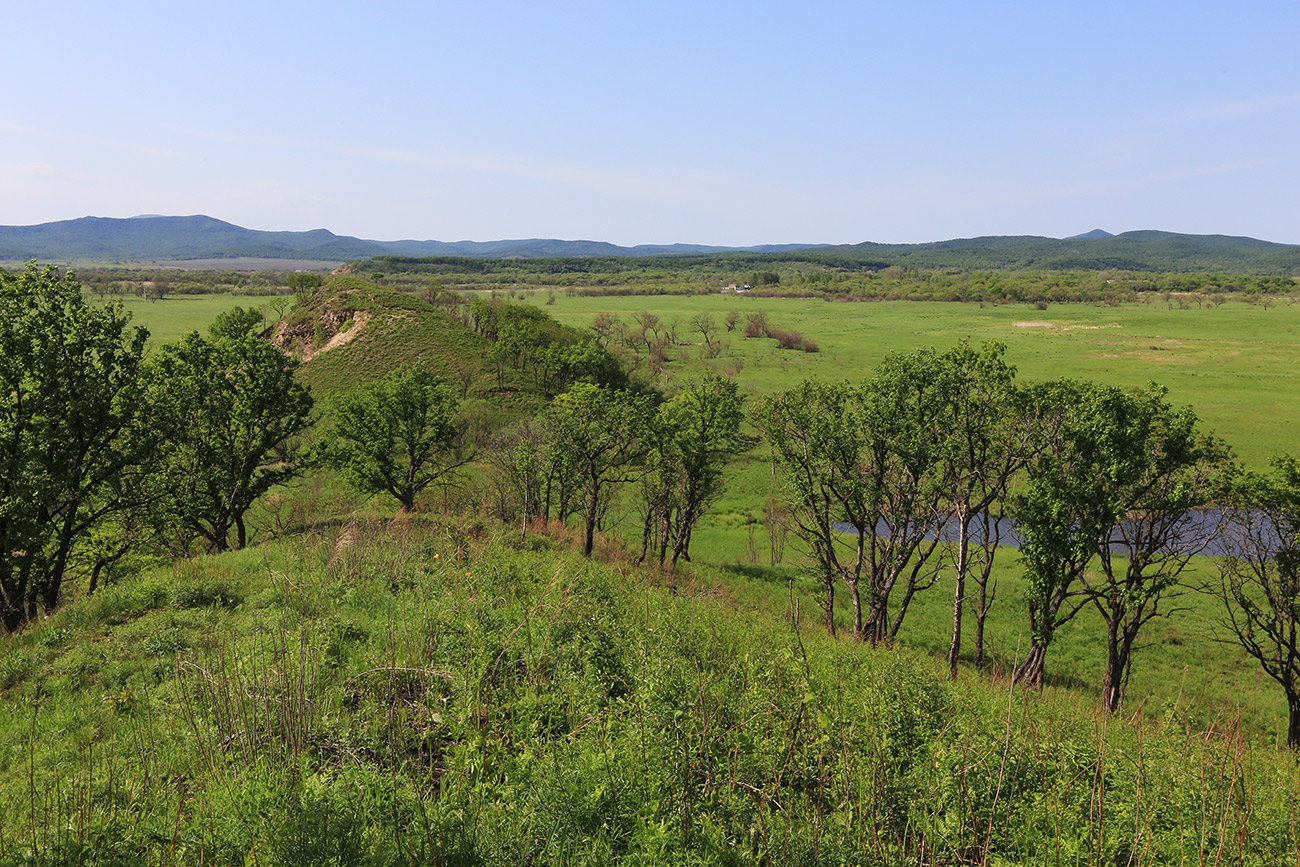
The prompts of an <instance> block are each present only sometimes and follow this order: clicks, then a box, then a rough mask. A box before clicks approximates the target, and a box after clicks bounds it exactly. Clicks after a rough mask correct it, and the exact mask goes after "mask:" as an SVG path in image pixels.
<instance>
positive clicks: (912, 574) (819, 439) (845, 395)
mask: <svg viewBox="0 0 1300 867" xmlns="http://www.w3.org/2000/svg"><path fill="white" fill-rule="evenodd" d="M938 367H939V363H938V360H937V353H935V352H934V351H933V350H922V351H919V352H915V353H911V354H907V355H900V354H894V355H890V356H888V357H887V358H886V359H885V360H884V361H883V362H882V363H881V364H880V366H879V367H878V368H877V369H876V371H875V373H874V374H873V376H872V377H871V378H870V379H868V380H867V381H866V382H864V383H863V384H862V385H861V386H858V387H854V386H849V385H829V384H824V383H818V382H815V381H805V382H804V383H802V384H800V385H799V386H797V387H795V388H794V389H791V390H790V391H788V392H785V393H783V394H779V395H776V396H774V397H771V398H769V399H767V400H765V401H764V402H763V403H762V404H761V405H760V407H759V409H758V411H757V412H756V414H755V422H756V424H757V425H758V427H759V428H760V429H761V430H762V431H763V434H764V436H765V437H766V438H767V441H768V442H769V443H770V444H771V446H772V451H773V456H774V458H775V460H776V463H777V465H778V466H779V467H780V468H781V470H782V475H783V477H784V480H785V483H786V490H787V496H788V498H789V507H790V509H789V514H790V516H791V520H792V523H793V526H794V529H795V532H796V534H797V535H798V536H799V537H800V538H801V539H802V540H803V541H804V543H805V544H806V545H807V546H808V549H809V553H810V554H811V556H812V558H813V560H814V562H815V563H816V564H817V567H816V568H817V570H818V572H819V576H820V578H821V581H822V585H823V590H824V593H825V596H824V601H823V603H822V604H823V607H824V608H825V610H826V625H827V628H828V629H829V630H831V631H832V632H833V630H834V619H833V607H834V601H835V598H834V597H835V594H834V589H835V582H836V580H839V581H841V582H843V583H844V584H845V586H846V587H847V588H848V590H849V598H850V602H851V603H852V605H853V634H854V637H855V638H859V639H865V640H867V641H870V642H871V643H873V644H879V643H883V642H887V641H891V640H892V639H893V638H894V637H895V636H896V635H897V634H898V631H899V629H900V628H901V626H902V623H903V620H904V618H905V617H906V615H907V610H908V607H909V606H910V604H911V602H912V599H913V598H914V597H915V595H916V594H917V593H918V592H921V591H923V590H926V589H928V588H929V587H932V586H933V585H934V583H935V581H936V580H937V579H938V575H939V571H938V568H937V564H938V558H937V557H936V556H935V555H936V552H937V551H938V549H939V540H938V532H937V531H938V530H939V527H940V525H941V524H942V518H941V516H942V514H943V509H942V507H943V503H944V496H945V494H944V491H945V489H944V486H943V476H942V469H943V464H942V455H943V448H944V444H943V440H942V437H938V436H935V433H934V428H933V425H934V421H935V419H938V418H942V411H943V402H944V400H945V394H944V390H943V384H942V382H941V381H940V379H939V377H937V376H936V371H937V370H938ZM899 587H901V589H902V596H901V598H898V597H895V596H894V591H895V589H896V588H899ZM863 589H865V590H866V604H865V610H864V606H863V599H862V595H863V594H862V591H863ZM891 602H894V603H895V604H896V605H897V610H896V611H894V612H893V613H891V611H890V606H891Z"/></svg>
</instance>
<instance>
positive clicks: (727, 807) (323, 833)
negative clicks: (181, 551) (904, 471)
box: [0, 519, 1300, 865]
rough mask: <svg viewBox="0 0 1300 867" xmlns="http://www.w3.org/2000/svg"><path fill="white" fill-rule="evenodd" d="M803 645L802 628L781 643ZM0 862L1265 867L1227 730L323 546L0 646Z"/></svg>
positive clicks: (428, 539) (1250, 757)
mask: <svg viewBox="0 0 1300 867" xmlns="http://www.w3.org/2000/svg"><path fill="white" fill-rule="evenodd" d="M805 619H806V620H810V619H812V618H811V617H808V616H806V617H805ZM0 690H2V692H0V695H2V697H3V701H2V702H0V815H2V816H4V817H5V821H4V822H3V823H0V861H3V862H6V863H12V862H15V861H24V860H26V861H29V862H32V863H51V864H53V863H142V864H180V863H209V864H251V863H257V864H300V863H336V864H398V863H400V864H410V863H415V864H503V865H504V864H509V865H515V864H525V863H547V864H581V863H589V864H608V863H624V864H652V863H653V864H704V863H708V864H718V863H721V864H787V863H803V864H897V863H925V864H968V863H991V864H1023V863H1053V864H1055V863H1070V864H1076V863H1077V864H1123V863H1222V864H1277V863H1291V861H1292V860H1293V859H1294V857H1295V853H1296V852H1297V836H1296V831H1295V823H1294V817H1295V813H1296V807H1297V804H1296V800H1297V794H1296V793H1297V791H1298V788H1297V786H1298V785H1300V776H1297V769H1296V765H1295V763H1294V761H1293V760H1292V759H1291V758H1290V757H1289V756H1283V755H1279V754H1278V753H1277V752H1276V751H1275V750H1273V749H1272V748H1271V747H1269V746H1267V745H1264V744H1259V743H1252V742H1251V741H1250V739H1248V738H1245V737H1243V736H1241V735H1240V733H1239V732H1236V731H1234V730H1233V729H1232V728H1231V726H1229V727H1227V728H1224V729H1217V728H1216V729H1214V730H1211V731H1208V732H1202V731H1191V732H1189V731H1186V730H1184V729H1183V728H1182V727H1181V726H1180V725H1179V723H1178V722H1177V713H1176V709H1175V711H1173V712H1171V713H1170V714H1168V715H1167V718H1166V720H1165V721H1164V722H1163V723H1161V722H1151V721H1149V720H1146V719H1145V718H1144V717H1143V718H1140V719H1139V720H1138V721H1136V722H1134V721H1130V720H1128V719H1125V718H1121V717H1116V718H1113V719H1110V720H1104V719H1098V718H1096V717H1094V716H1093V715H1092V714H1090V713H1089V712H1087V711H1085V710H1083V709H1082V708H1081V707H1079V706H1078V705H1076V704H1075V703H1074V702H1073V701H1072V700H1070V699H1069V697H1068V695H1067V694H1065V693H1063V692H1059V691H1053V692H1048V693H1044V694H1041V695H1040V694H1035V693H1021V692H1014V693H1012V692H1008V691H1007V689H1006V685H1005V684H999V683H988V682H985V681H983V680H981V679H979V678H970V679H966V680H963V681H962V682H959V683H958V684H957V685H951V684H949V683H948V682H946V681H945V680H944V679H943V678H942V675H941V673H940V671H939V669H938V668H937V666H936V665H935V664H933V663H932V662H931V661H930V660H929V659H928V658H926V657H920V656H916V655H914V654H911V653H907V652H905V651H890V650H871V649H869V648H867V647H865V646H862V645H853V644H849V643H846V642H835V641H832V640H829V639H827V638H825V637H824V636H823V635H821V634H820V632H819V631H818V630H817V629H815V628H813V627H812V626H811V624H810V623H801V624H799V625H798V628H795V625H794V624H792V623H791V622H790V620H789V619H788V617H787V616H785V615H784V614H783V613H782V612H778V611H770V610H767V609H766V608H765V607H764V606H761V605H760V606H753V605H748V604H738V602H737V600H736V599H735V598H734V597H733V596H732V595H731V594H730V593H729V591H728V590H727V586H726V584H724V583H722V582H721V581H720V576H719V575H718V574H716V573H713V572H711V571H708V570H703V571H701V572H699V573H697V574H696V575H695V576H694V578H692V579H690V580H687V578H686V577H685V576H683V577H681V578H679V579H678V580H677V581H675V582H671V583H667V584H666V583H663V582H656V581H654V580H651V579H650V578H649V577H648V576H646V575H644V574H643V573H639V572H636V571H633V570H630V569H627V568H625V567H622V566H618V565H602V564H600V563H598V562H588V561H584V560H582V559H581V558H578V557H575V556H574V555H573V554H572V553H569V552H568V550H567V548H564V547H563V546H558V545H556V544H555V543H553V542H552V541H551V540H550V539H548V538H546V537H543V536H538V535H530V536H529V537H528V538H527V539H526V540H521V539H520V538H519V536H518V531H517V530H514V531H508V530H506V529H504V528H497V527H494V526H491V525H485V524H481V523H477V522H472V521H466V520H452V519H434V520H413V521H410V522H407V523H404V524H398V525H380V524H370V525H364V524H363V525H356V524H353V525H349V526H344V527H338V528H335V529H333V530H329V531H322V532H316V533H312V534H307V535H302V536H298V537H294V538H289V539H285V540H282V541H278V542H275V543H272V544H269V545H266V546H264V547H261V548H256V549H249V550H245V551H242V552H236V553H231V554H225V555H221V556H219V557H209V558H201V559H197V560H192V561H189V562H184V563H180V564H177V565H176V566H173V567H167V568H164V569H161V570H159V571H157V572H154V573H151V574H146V575H143V576H141V577H139V578H137V579H133V580H129V581H125V582H123V583H121V584H119V585H115V586H112V587H108V588H105V589H104V590H102V591H101V592H100V593H98V594H97V595H96V596H94V597H93V598H89V599H81V600H78V601H75V602H73V603H71V604H69V605H68V606H66V607H65V608H64V609H62V610H61V611H59V612H58V613H57V614H56V615H55V616H54V617H53V618H51V619H50V620H48V621H47V622H44V623H40V624H34V625H33V626H31V627H30V628H28V629H26V630H24V631H23V632H22V633H20V634H18V635H14V636H7V637H3V638H0Z"/></svg>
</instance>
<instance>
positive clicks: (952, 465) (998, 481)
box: [935, 341, 1029, 678]
mask: <svg viewBox="0 0 1300 867" xmlns="http://www.w3.org/2000/svg"><path fill="white" fill-rule="evenodd" d="M1005 352H1006V346H1004V345H1003V344H1000V343H986V344H985V345H984V346H983V347H982V348H981V350H980V351H978V352H977V351H975V350H973V349H971V348H970V346H968V345H967V344H966V342H965V341H963V342H961V343H959V344H958V345H957V346H955V347H954V348H953V349H951V350H948V351H947V352H944V353H942V354H940V355H939V357H938V358H937V359H936V361H937V363H938V368H937V369H936V371H935V376H936V377H937V378H938V380H939V381H940V382H941V384H942V389H943V391H944V395H945V397H944V414H943V416H942V422H941V424H939V425H937V426H936V427H938V428H939V429H940V430H941V431H942V432H943V442H944V450H943V458H942V461H943V473H944V483H943V487H944V488H945V490H946V491H947V492H948V506H947V508H948V510H949V511H950V514H951V519H950V520H949V521H947V522H946V523H947V524H948V525H949V526H950V527H952V528H953V529H955V530H956V533H957V551H956V555H955V562H954V567H955V572H956V582H955V587H954V591H953V606H952V640H951V641H950V642H949V645H948V665H949V674H950V676H951V677H953V678H955V677H956V676H957V660H958V656H959V654H960V652H961V639H962V611H963V608H964V607H965V604H966V595H967V594H966V582H967V577H968V575H969V574H970V572H971V570H972V569H974V578H975V582H976V584H977V586H978V587H979V596H978V598H977V600H976V608H975V615H976V621H975V628H976V633H975V646H976V665H979V664H981V663H982V662H983V657H984V622H985V619H986V617H987V616H988V610H989V606H990V604H991V603H992V592H993V590H994V589H995V588H993V587H992V584H991V581H992V573H993V560H994V557H995V555H996V552H997V549H998V544H999V541H1000V533H999V530H998V523H997V519H996V516H995V515H994V514H993V508H994V506H995V505H996V504H997V503H999V502H1000V501H1001V500H1002V499H1003V497H1004V496H1005V495H1006V492H1007V487H1008V485H1009V484H1010V483H1011V479H1012V477H1013V476H1014V475H1015V474H1016V473H1017V472H1019V470H1020V469H1021V468H1022V467H1023V465H1024V463H1025V461H1026V460H1027V459H1028V457H1029V442H1028V438H1027V436H1026V431H1027V428H1026V426H1025V425H1024V424H1023V423H1022V408H1021V406H1020V405H1019V401H1018V400H1017V399H1016V398H1017V393H1016V390H1015V388H1014V382H1013V381H1014V378H1015V369H1014V368H1013V367H1011V366H1009V365H1008V364H1007V363H1006V362H1005V361H1004V360H1003V355H1004V354H1005ZM972 531H974V533H973V532H972ZM972 535H974V537H975V549H976V552H975V555H974V559H973V560H972V556H973V555H972V550H971V542H972Z"/></svg>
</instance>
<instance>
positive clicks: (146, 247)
mask: <svg viewBox="0 0 1300 867" xmlns="http://www.w3.org/2000/svg"><path fill="white" fill-rule="evenodd" d="M245 257H256V258H272V259H306V260H313V261H319V262H344V261H356V260H362V259H374V258H380V257H458V258H466V259H479V260H484V259H512V260H518V259H557V258H570V259H588V260H590V259H623V260H628V259H640V258H647V257H655V258H662V257H673V258H681V257H690V258H693V259H700V260H707V259H713V258H714V257H719V259H718V261H725V260H727V259H732V258H735V257H743V258H745V259H746V260H749V259H750V258H751V257H752V259H753V261H754V264H755V265H756V266H762V265H764V264H776V263H778V262H782V261H802V262H810V263H814V264H822V265H826V266H830V267H838V268H846V269H850V270H873V269H881V268H886V267H889V266H891V265H901V266H904V267H915V268H926V269H957V270H980V271H1023V270H1034V271H1054V270H1059V271H1103V270H1121V271H1162V272H1213V271H1231V272H1236V273H1241V274H1277V275H1296V276H1300V246H1297V245H1292V244H1275V243H1271V242H1268V241H1260V240H1256V239H1254V238H1243V237H1233V236H1228V235H1181V234H1175V233H1172V232H1158V231H1141V232H1125V233H1123V234H1120V235H1108V234H1107V233H1105V232H1102V231H1100V230H1094V231H1092V232H1088V233H1087V234H1086V235H1081V236H1076V237H1074V238H1067V239H1065V240H1058V239H1056V238H1044V237H1038V236H1032V235H1023V236H994V237H982V238H962V239H956V240H950V241H935V242H932V243H926V244H877V243H874V242H863V243H861V244H851V245H840V246H830V245H820V246H819V245H814V244H785V245H766V246H760V247H748V248H728V247H716V246H703V245H695V244H667V245H650V244H643V245H638V246H635V247H620V246H617V245H615V244H609V243H606V242H603V241H561V240H555V239H528V240H506V241H457V242H444V241H412V240H406V241H371V240H364V239H361V238H353V237H349V236H344V235H336V234H334V233H333V232H331V231H329V230H328V229H314V230H312V231H309V232H267V231H260V230H255V229H245V228H242V227H240V226H236V225H234V224H232V223H227V222H224V221H222V220H217V219H213V218H212V217H205V216H189V217H159V216H153V217H132V218H129V219H115V218H108V217H82V218H80V219H77V220H65V221H62V222H56V223H43V224H41V225H36V226H0V260H6V261H11V262H26V261H28V260H31V259H37V260H41V261H45V262H74V261H75V262H85V263H110V262H124V261H133V262H174V261H183V260H186V259H213V258H225V259H234V258H245ZM649 267H655V266H649ZM599 270H608V269H599Z"/></svg>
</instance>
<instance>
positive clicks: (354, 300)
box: [271, 276, 543, 416]
mask: <svg viewBox="0 0 1300 867" xmlns="http://www.w3.org/2000/svg"><path fill="white" fill-rule="evenodd" d="M271 340H272V342H273V343H274V344H275V345H276V346H278V347H279V348H280V349H283V350H285V351H286V352H288V353H290V354H292V355H294V356H295V357H297V358H298V359H299V360H300V361H301V362H302V366H301V367H300V368H299V370H298V377H299V379H301V380H302V381H303V382H304V383H306V384H307V385H308V386H310V387H311V389H312V391H313V393H314V394H315V396H316V397H317V399H318V400H320V399H325V400H328V398H329V397H330V396H331V395H333V394H336V393H338V392H340V391H343V390H346V389H349V388H355V387H356V386H358V385H362V384H364V383H367V382H370V381H373V380H377V379H380V378H382V377H384V376H386V375H387V374H388V373H390V372H392V371H393V370H395V369H396V368H398V367H400V366H402V365H406V364H412V363H415V362H420V363H424V364H427V365H429V366H430V367H431V368H432V369H433V371H434V372H435V373H438V374H440V375H441V376H443V377H444V378H445V379H447V380H448V381H449V382H451V383H452V384H454V385H455V386H456V387H457V388H459V389H460V390H461V394H462V397H464V398H467V399H473V400H482V401H486V402H487V403H490V404H492V405H493V406H495V407H497V408H498V409H500V410H502V411H504V412H506V413H507V414H509V415H512V416H513V415H516V414H520V413H530V412H533V411H536V409H537V408H538V407H540V406H541V402H542V400H543V397H542V395H541V394H540V393H539V392H538V391H537V390H536V389H535V388H533V387H532V386H531V385H530V383H528V382H527V381H526V380H525V379H524V378H522V377H520V376H518V375H517V374H515V373H514V371H510V370H505V371H502V372H501V374H500V376H498V373H497V371H496V368H495V366H493V365H492V364H491V363H490V362H489V361H488V350H489V346H490V344H489V343H488V342H487V341H486V340H485V339H483V338H482V337H480V336H479V335H477V334H475V333H474V332H473V331H471V330H470V329H469V328H467V327H466V326H465V325H464V323H462V322H461V321H460V320H458V319H456V318H454V317H452V316H450V315H448V313H447V312H446V311H444V310H439V309H436V308H435V307H433V306H432V305H430V304H428V303H426V302H425V301H423V300H422V299H420V298H419V297H417V296H415V295H412V294H409V293H404V292H395V291H391V290H387V289H383V288H381V287H378V286H376V285H374V284H373V283H369V282H367V281H364V280H361V279H358V278H355V277H346V276H335V277H331V278H329V279H327V280H326V282H325V285H324V286H323V287H322V288H321V289H320V290H318V291H317V292H316V293H314V294H313V295H312V296H310V297H309V298H307V299H305V300H304V301H303V302H302V303H301V304H299V305H298V306H297V307H296V308H295V309H294V310H293V312H292V313H290V314H289V315H288V316H287V317H285V319H284V320H282V321H281V322H280V323H279V324H277V325H276V326H275V327H274V329H272V333H271Z"/></svg>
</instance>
